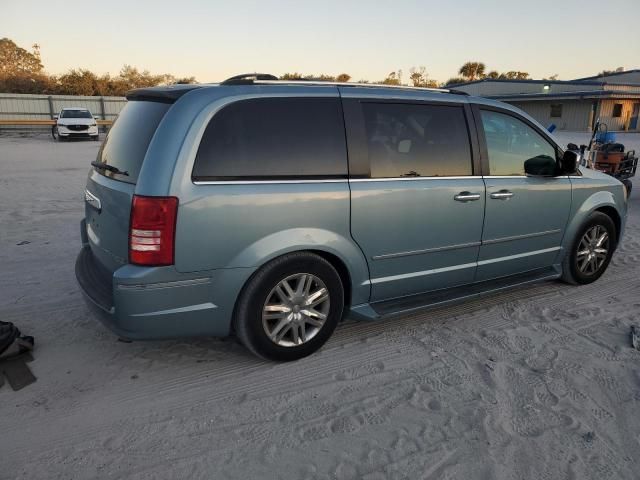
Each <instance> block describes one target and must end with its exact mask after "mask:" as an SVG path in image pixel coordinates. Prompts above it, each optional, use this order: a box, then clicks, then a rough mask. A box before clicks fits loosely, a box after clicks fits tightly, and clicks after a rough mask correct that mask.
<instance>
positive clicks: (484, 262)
mask: <svg viewBox="0 0 640 480" xmlns="http://www.w3.org/2000/svg"><path fill="white" fill-rule="evenodd" d="M558 250H562V247H551V248H543V249H542V250H533V251H531V252H524V253H517V254H515V255H508V256H506V257H497V258H490V259H489V260H480V261H479V262H478V266H481V265H489V264H490V263H497V262H506V261H508V260H515V259H518V258H524V257H530V256H532V255H541V254H543V253H551V252H557V251H558Z"/></svg>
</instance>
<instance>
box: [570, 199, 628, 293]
mask: <svg viewBox="0 0 640 480" xmlns="http://www.w3.org/2000/svg"><path fill="white" fill-rule="evenodd" d="M617 242H618V238H617V234H616V227H615V225H614V223H613V220H611V217H609V216H608V215H605V214H604V213H602V212H593V213H592V214H591V215H589V217H588V218H587V220H586V221H585V222H584V224H583V225H582V227H580V229H579V230H578V232H577V234H576V237H575V239H574V240H573V243H572V245H571V249H570V250H569V252H567V255H566V256H565V258H564V260H563V262H562V280H563V281H565V282H566V283H570V284H572V285H586V284H588V283H592V282H595V281H596V280H597V279H598V278H600V277H601V276H602V274H603V273H604V272H605V270H606V269H607V266H608V265H609V262H610V261H611V257H612V255H613V252H614V250H615V248H616V245H617Z"/></svg>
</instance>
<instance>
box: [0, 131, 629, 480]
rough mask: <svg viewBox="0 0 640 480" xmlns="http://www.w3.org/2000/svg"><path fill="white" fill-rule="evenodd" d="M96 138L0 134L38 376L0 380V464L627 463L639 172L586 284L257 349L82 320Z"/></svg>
mask: <svg viewBox="0 0 640 480" xmlns="http://www.w3.org/2000/svg"><path fill="white" fill-rule="evenodd" d="M629 138H631V137H629ZM562 139H563V140H564V139H568V140H574V141H577V142H580V141H582V140H581V137H579V136H577V135H576V138H573V137H572V136H571V135H570V134H566V132H562ZM627 141H636V142H637V139H635V140H634V139H631V140H627ZM638 143H640V142H638ZM97 146H98V145H97V143H94V142H73V143H62V144H60V143H55V142H53V141H51V139H50V138H47V137H46V136H41V137H35V138H26V139H23V138H17V137H4V138H0V319H2V320H8V321H13V322H15V323H16V324H17V325H19V327H20V328H21V329H22V330H23V331H24V332H25V333H28V334H31V335H34V336H35V338H36V350H35V352H34V356H35V361H34V362H32V363H31V364H30V366H31V368H32V370H33V372H34V373H35V375H36V376H37V377H38V381H37V382H36V383H35V384H33V385H31V386H29V387H27V388H25V389H23V390H21V391H19V392H13V391H11V389H9V388H8V386H7V385H5V386H4V387H2V388H1V389H0V478H1V479H14V478H15V479H58V478H61V479H62V478H65V479H67V478H74V479H75V478H78V479H85V478H110V479H125V478H126V479H160V478H163V479H164V478H167V479H178V478H181V479H187V478H188V479H197V478H212V479H222V478H225V479H226V478H230V479H242V480H245V479H250V478H256V479H258V478H259V479H271V478H282V479H298V478H300V479H302V478H308V479H361V478H362V479H395V478H398V479H400V478H408V479H448V480H453V479H460V480H469V479H487V480H489V479H537V480H538V479H549V480H551V479H553V480H555V479H594V480H595V479H597V480H605V479H634V478H638V475H639V474H638V472H639V471H640V456H639V453H640V414H639V412H640V352H638V351H635V350H633V349H632V348H630V342H629V328H630V326H631V325H632V324H633V323H635V324H640V264H639V261H640V200H639V198H640V194H639V193H638V191H639V190H640V181H639V182H638V187H637V190H636V191H635V192H634V194H633V195H632V197H631V202H630V216H629V221H628V227H627V232H626V236H625V237H624V239H623V241H622V244H621V246H620V248H619V250H618V251H617V253H616V254H615V256H614V259H613V262H612V264H611V266H610V267H609V270H608V271H607V272H606V273H605V275H604V276H603V277H602V278H601V279H600V280H599V281H598V282H596V283H595V284H592V285H589V286H585V287H572V286H568V285H564V284H561V283H557V282H547V283H544V284H539V285H535V286H530V287H527V288H521V289H519V290H514V291H509V292H506V293H501V294H497V295H492V296H489V297H485V298H483V299H480V300H475V301H471V302H467V303H465V304H462V305H456V306H449V307H446V308H439V309H436V310H432V311H429V312H426V313H420V314H415V315H410V316H405V317H403V318H399V319H396V320H392V321H383V322H377V323H356V322H353V321H346V322H345V323H344V324H343V325H341V326H340V327H339V328H338V329H337V331H336V332H335V334H334V336H333V338H332V339H331V340H330V341H329V343H328V344H327V345H326V346H325V347H324V348H323V349H322V350H321V351H320V352H319V353H318V354H316V355H314V356H312V357H310V358H307V359H304V360H301V361H299V362H296V363H291V364H272V363H265V362H262V361H260V360H257V359H256V358H254V357H252V356H250V355H249V354H248V353H247V352H245V350H244V349H243V348H242V347H240V346H238V345H237V344H236V343H234V342H233V341H231V340H217V339H198V340H192V341H164V342H138V343H131V344H125V343H120V342H117V341H116V338H115V337H114V336H113V335H112V334H111V333H109V332H108V331H106V330H105V329H104V328H103V327H102V326H101V325H100V324H99V323H98V322H97V321H96V320H94V319H93V318H92V317H91V315H90V314H89V312H88V310H87V308H86V307H85V304H84V302H83V300H82V298H81V296H80V293H79V291H78V288H77V286H76V283H75V278H74V274H73V265H74V259H75V256H76V254H77V252H78V249H79V248H80V241H79V221H80V218H81V216H82V212H83V199H82V191H83V186H84V180H85V176H86V173H87V171H88V163H89V161H91V160H92V159H94V158H95V153H96V149H97ZM24 242H29V243H24Z"/></svg>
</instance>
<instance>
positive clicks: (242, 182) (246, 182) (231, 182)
mask: <svg viewBox="0 0 640 480" xmlns="http://www.w3.org/2000/svg"><path fill="white" fill-rule="evenodd" d="M347 182H348V180H347V179H346V178H325V179H311V180H303V179H300V180H211V181H209V180H194V181H193V184H194V185H263V184H264V185H269V184H279V183H300V184H303V183H347Z"/></svg>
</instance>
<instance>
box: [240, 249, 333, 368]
mask: <svg viewBox="0 0 640 480" xmlns="http://www.w3.org/2000/svg"><path fill="white" fill-rule="evenodd" d="M343 309H344V289H343V286H342V281H341V280H340V275H339V274H338V272H337V271H336V269H335V268H334V267H333V265H331V264H330V263H329V262H328V261H326V260H325V259H324V258H322V257H320V256H318V255H316V254H313V253H310V252H296V253H290V254H287V255H284V256H282V257H279V258H276V259H275V260H272V261H271V262H269V263H267V264H266V265H264V266H263V267H261V268H260V269H259V270H258V271H257V272H256V273H255V274H254V275H253V276H252V277H251V279H250V280H249V281H248V282H247V284H246V285H245V287H244V289H243V290H242V293H241V294H240V297H239V299H238V303H237V304H236V309H235V313H234V327H235V331H236V335H237V336H238V339H239V340H240V342H241V343H242V344H243V345H244V346H245V347H247V348H248V349H249V350H250V351H251V352H253V353H254V354H255V355H258V356H259V357H262V358H265V359H267V360H274V361H285V362H286V361H292V360H297V359H299V358H303V357H306V356H307V355H311V354H312V353H314V352H315V351H316V350H318V349H319V348H320V347H321V346H322V345H323V344H324V343H325V342H326V341H327V340H328V339H329V337H330V336H331V334H332V333H333V331H334V330H335V328H336V325H337V324H338V322H339V321H340V319H341V318H342V311H343Z"/></svg>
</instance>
